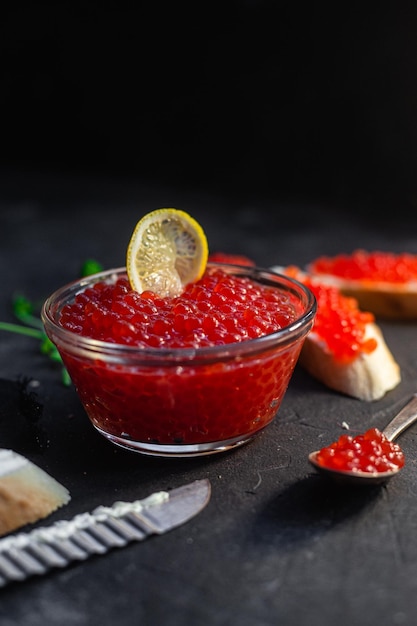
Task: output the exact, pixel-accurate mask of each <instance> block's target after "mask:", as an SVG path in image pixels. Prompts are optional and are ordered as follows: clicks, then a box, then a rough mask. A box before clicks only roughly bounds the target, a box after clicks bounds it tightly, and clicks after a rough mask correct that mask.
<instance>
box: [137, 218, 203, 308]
mask: <svg viewBox="0 0 417 626" xmlns="http://www.w3.org/2000/svg"><path fill="white" fill-rule="evenodd" d="M207 257H208V245H207V239H206V235H205V234H204V231H203V229H202V228H201V226H200V224H199V223H198V222H196V220H195V219H194V218H192V217H191V216H190V215H188V213H186V212H185V211H180V210H179V209H157V210H156V211H151V212H150V213H147V214H146V215H144V217H142V219H140V220H139V222H138V223H137V224H136V226H135V229H134V231H133V234H132V236H131V238H130V241H129V245H128V248H127V256H126V270H127V276H128V279H129V282H130V285H131V287H132V289H134V290H135V291H138V292H139V293H142V291H147V290H149V291H153V292H154V293H156V294H158V295H159V296H161V297H163V298H164V297H166V296H170V297H175V296H178V295H180V294H181V293H182V291H183V290H184V287H185V285H187V284H188V283H191V282H195V281H196V280H198V279H199V278H201V276H202V275H203V274H204V270H205V269H206V264H207Z"/></svg>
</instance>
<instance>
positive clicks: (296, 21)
mask: <svg viewBox="0 0 417 626" xmlns="http://www.w3.org/2000/svg"><path fill="white" fill-rule="evenodd" d="M416 27H417V6H416V4H415V2H408V1H404V2H387V3H379V2H365V3H364V2H362V3H359V2H357V3H355V2H353V3H352V2H350V3H330V2H326V3H323V2H299V1H293V2H286V1H279V0H252V1H251V0H237V1H235V2H228V1H225V2H211V3H200V2H194V3H187V2H181V1H179V2H161V1H159V0H156V1H154V2H151V3H146V4H145V3H140V2H125V3H120V2H68V1H66V2H33V3H28V2H27V3H24V2H23V3H22V2H15V3H12V4H11V5H10V7H9V8H8V9H7V10H6V12H5V13H4V15H3V19H2V20H1V25H0V29H1V31H0V56H1V64H2V71H1V77H0V79H1V90H0V99H1V104H2V109H3V115H2V133H1V135H2V136H1V148H0V165H1V166H2V168H3V170H5V171H7V170H9V169H16V168H17V169H26V170H31V171H35V170H39V169H43V170H45V169H47V170H54V171H64V172H70V173H80V174H89V175H90V174H94V175H99V176H103V177H119V178H120V177H128V178H130V179H133V180H148V181H153V182H157V183H158V182H160V183H163V184H167V183H168V184H178V185H180V186H182V187H184V186H187V187H193V188H196V187H197V188H199V189H207V190H209V191H214V192H216V191H221V192H227V193H231V194H233V195H235V196H238V197H245V196H246V195H250V196H251V197H254V198H256V197H261V196H262V197H265V196H267V197H272V198H275V197H280V198H283V197H291V198H294V197H295V198H301V199H307V200H309V201H311V200H316V199H318V200H320V201H330V202H332V201H336V200H343V201H345V200H346V201H347V202H352V203H354V201H356V200H361V201H364V202H365V203H366V204H367V205H368V206H370V205H372V206H378V207H379V206H381V205H386V204H387V203H389V204H392V205H395V206H396V208H397V209H400V208H406V209H408V208H410V207H411V208H412V207H415V204H416V195H417V194H416V192H417V188H416V187H417V183H416V176H415V171H416V165H417V107H416V104H417V49H416V48H417V37H416V33H417V28H416Z"/></svg>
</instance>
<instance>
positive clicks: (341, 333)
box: [273, 267, 401, 401]
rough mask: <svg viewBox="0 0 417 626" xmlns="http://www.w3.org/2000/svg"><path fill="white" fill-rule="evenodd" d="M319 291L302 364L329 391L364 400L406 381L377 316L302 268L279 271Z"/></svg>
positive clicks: (302, 353) (287, 268)
mask: <svg viewBox="0 0 417 626" xmlns="http://www.w3.org/2000/svg"><path fill="white" fill-rule="evenodd" d="M273 269H275V270H276V271H279V272H281V273H284V274H287V275H290V276H293V277H294V278H296V279H298V280H299V281H300V282H302V283H304V284H305V285H306V286H308V287H309V288H310V290H311V291H312V292H313V293H314V295H315V297H316V300H317V315H316V320H315V324H314V327H313V330H312V331H311V332H310V333H309V335H308V336H307V339H306V341H305V342H304V346H303V349H302V351H301V355H300V359H299V363H300V365H302V366H303V367H304V368H305V369H306V370H307V371H308V372H309V373H310V374H311V375H312V376H313V377H315V378H316V379H318V380H320V381H321V382H322V383H324V384H325V385H326V386H327V387H329V388H331V389H334V390H335V391H339V392H341V393H344V394H346V395H349V396H352V397H355V398H358V399H360V400H367V401H371V400H378V399H380V398H382V397H383V396H384V395H385V394H386V393H387V392H388V391H390V390H391V389H393V388H394V387H396V386H397V385H398V384H399V382H400V381H401V372H400V367H399V365H398V363H397V362H396V361H395V359H394V357H393V355H392V353H391V351H390V349H389V348H388V346H387V344H386V342H385V340H384V336H383V334H382V331H381V329H380V328H379V326H378V325H377V324H376V323H375V317H374V315H373V313H371V312H369V311H364V310H362V309H361V308H360V307H359V306H358V302H357V300H356V299H355V298H353V297H347V296H345V295H343V294H342V293H341V292H340V290H339V288H338V287H337V286H336V285H333V284H328V283H326V282H323V281H322V280H321V278H319V277H317V276H310V275H308V274H306V273H305V272H302V271H301V270H300V269H299V268H297V267H286V268H283V267H275V268H273Z"/></svg>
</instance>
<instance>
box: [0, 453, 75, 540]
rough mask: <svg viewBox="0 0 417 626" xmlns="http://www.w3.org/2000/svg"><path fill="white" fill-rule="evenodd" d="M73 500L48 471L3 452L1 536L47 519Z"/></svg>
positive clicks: (0, 460)
mask: <svg viewBox="0 0 417 626" xmlns="http://www.w3.org/2000/svg"><path fill="white" fill-rule="evenodd" d="M70 499H71V496H70V493H69V491H68V490H67V489H66V488H65V487H64V486H63V485H61V484H60V483H59V482H58V481H57V480H55V478H53V477H52V476H50V475H49V474H48V473H47V472H45V471H44V470H42V469H41V468H39V467H38V466H37V465H35V464H34V463H32V462H31V461H29V460H28V459H27V458H26V457H24V456H22V455H20V454H17V453H16V452H14V451H13V450H8V449H5V448H2V449H0V536H2V535H5V534H7V533H9V532H12V531H14V530H16V529H17V528H20V527H21V526H25V525H26V524H31V523H34V522H36V521H38V520H40V519H43V518H44V517H47V516H48V515H50V514H51V513H53V511H55V510H57V509H58V508H60V507H61V506H63V505H65V504H67V503H68V502H69V500H70Z"/></svg>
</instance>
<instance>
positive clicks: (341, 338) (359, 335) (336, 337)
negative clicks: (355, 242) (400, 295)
mask: <svg viewBox="0 0 417 626" xmlns="http://www.w3.org/2000/svg"><path fill="white" fill-rule="evenodd" d="M286 273H287V274H288V275H289V276H294V278H297V279H298V280H299V281H300V282H302V283H303V284H304V285H306V287H308V288H309V289H310V290H311V291H312V292H313V293H314V295H315V297H316V300H317V314H316V319H315V321H314V328H313V331H314V333H315V334H316V335H317V336H318V337H320V338H321V339H323V341H325V343H326V344H327V347H328V350H329V352H331V353H332V354H333V355H334V357H335V359H337V360H339V361H341V362H345V363H349V361H352V360H353V359H355V358H356V357H357V356H358V354H360V353H364V354H369V353H371V352H373V351H374V350H375V349H376V347H377V342H376V340H375V339H374V338H373V337H372V338H369V339H368V338H367V337H366V326H367V324H370V323H372V322H374V321H375V316H374V314H373V313H370V312H368V311H361V310H360V308H359V305H358V301H357V300H356V298H352V297H348V296H344V295H343V294H342V293H341V291H340V290H339V289H338V288H337V287H334V286H330V285H327V284H325V283H322V282H320V279H319V278H317V277H310V276H308V275H306V274H304V273H302V272H301V271H300V270H299V269H298V268H297V267H296V266H290V267H288V268H287V270H286Z"/></svg>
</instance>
